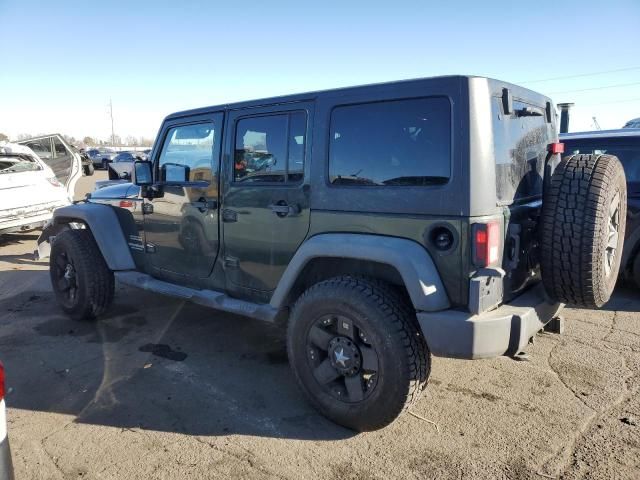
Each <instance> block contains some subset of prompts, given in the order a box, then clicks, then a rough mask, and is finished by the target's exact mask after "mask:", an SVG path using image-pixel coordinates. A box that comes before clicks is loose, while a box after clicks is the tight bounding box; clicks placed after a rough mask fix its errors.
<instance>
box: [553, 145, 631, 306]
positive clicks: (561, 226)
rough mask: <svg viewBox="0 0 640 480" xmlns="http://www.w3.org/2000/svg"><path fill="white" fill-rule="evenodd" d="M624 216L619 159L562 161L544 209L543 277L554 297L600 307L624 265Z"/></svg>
mask: <svg viewBox="0 0 640 480" xmlns="http://www.w3.org/2000/svg"><path fill="white" fill-rule="evenodd" d="M616 198H618V201H619V204H618V205H619V206H618V209H619V211H618V214H617V217H618V223H617V225H618V228H617V241H612V243H615V244H616V248H615V250H614V255H612V256H611V257H610V258H612V260H610V263H607V264H605V263H606V262H607V260H606V256H607V255H606V254H607V244H608V243H609V240H610V236H609V223H610V217H611V215H610V212H609V209H610V207H611V206H612V203H615V199H616ZM626 216H627V184H626V179H625V175H624V170H623V168H622V165H621V164H620V161H619V160H618V159H617V157H615V156H613V155H572V156H568V157H565V158H563V159H562V161H561V162H560V164H559V165H558V167H557V168H556V170H555V171H554V173H553V176H552V177H551V182H550V186H549V188H548V189H547V190H546V191H545V196H544V199H543V207H542V227H541V228H542V231H541V270H542V280H543V283H544V286H545V289H546V291H547V294H548V295H549V296H550V297H551V298H552V299H554V300H556V301H558V302H561V303H567V304H571V305H575V306H578V307H583V308H599V307H601V306H602V305H604V304H605V303H606V302H607V301H608V300H609V298H610V296H611V293H612V292H613V289H614V287H615V284H616V280H617V278H618V272H619V269H620V258H621V256H622V245H623V241H624V231H625V223H626ZM612 238H614V237H612ZM609 251H610V252H611V251H612V250H609Z"/></svg>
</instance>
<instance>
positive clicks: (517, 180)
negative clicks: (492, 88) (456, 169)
mask: <svg viewBox="0 0 640 480" xmlns="http://www.w3.org/2000/svg"><path fill="white" fill-rule="evenodd" d="M525 109H529V111H533V112H536V113H539V115H538V114H534V115H527V114H525V113H524V112H525V111H526V110H525ZM513 111H514V113H512V114H511V115H505V113H504V112H503V108H502V101H501V99H500V98H499V97H495V98H494V99H493V102H492V117H493V139H494V155H495V162H496V195H497V199H498V203H499V204H502V205H508V204H512V203H515V202H518V201H522V200H529V199H534V198H537V197H540V196H541V195H542V177H543V174H544V162H545V159H546V156H547V146H548V144H549V143H551V142H552V137H551V135H552V134H553V127H552V125H553V124H549V123H547V122H546V118H545V115H544V108H542V107H538V106H536V105H531V104H528V103H525V102H523V101H519V100H514V102H513Z"/></svg>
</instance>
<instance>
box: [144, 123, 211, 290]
mask: <svg viewBox="0 0 640 480" xmlns="http://www.w3.org/2000/svg"><path fill="white" fill-rule="evenodd" d="M222 121H223V114H222V113H217V114H212V115H201V116H198V117H196V118H190V119H189V120H188V121H187V120H181V121H180V122H179V123H178V122H171V123H167V124H165V126H164V128H163V131H162V132H161V138H162V141H161V143H160V145H161V148H159V149H158V151H156V152H154V156H155V158H154V168H155V169H156V173H159V172H164V177H166V179H167V180H172V179H171V175H172V173H171V172H172V170H173V171H181V172H184V167H186V168H187V169H188V172H189V178H188V180H189V181H192V182H206V185H207V186H206V187H205V186H203V187H182V186H165V187H164V188H163V190H162V196H161V197H159V198H154V199H152V200H145V205H144V212H145V214H144V229H145V251H146V253H147V258H148V263H149V265H150V266H151V268H152V274H154V275H155V276H159V277H165V278H168V279H170V280H175V279H176V277H192V278H205V277H208V276H209V275H210V273H211V271H212V270H213V265H214V263H215V261H216V257H217V255H218V247H219V233H218V202H219V198H218V180H219V159H220V134H221V131H222V129H221V126H222ZM173 180H178V179H177V178H176V179H173ZM179 180H184V178H181V179H179Z"/></svg>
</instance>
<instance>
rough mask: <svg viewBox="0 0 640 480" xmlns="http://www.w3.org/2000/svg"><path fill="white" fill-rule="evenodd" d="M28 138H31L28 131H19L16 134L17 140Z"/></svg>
mask: <svg viewBox="0 0 640 480" xmlns="http://www.w3.org/2000/svg"><path fill="white" fill-rule="evenodd" d="M30 138H33V135H31V134H30V133H19V134H18V141H20V140H29V139H30Z"/></svg>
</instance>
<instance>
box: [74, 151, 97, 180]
mask: <svg viewBox="0 0 640 480" xmlns="http://www.w3.org/2000/svg"><path fill="white" fill-rule="evenodd" d="M69 147H70V148H71V150H72V151H73V152H74V153H76V154H77V155H79V156H80V159H81V160H82V173H84V174H85V175H86V176H87V177H90V176H91V175H93V173H94V171H95V168H94V166H93V161H92V160H91V158H89V155H88V154H87V152H86V151H84V150H81V149H79V148H78V147H76V146H75V145H69Z"/></svg>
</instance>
